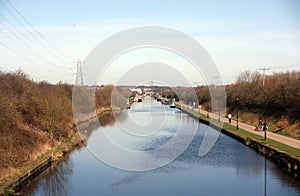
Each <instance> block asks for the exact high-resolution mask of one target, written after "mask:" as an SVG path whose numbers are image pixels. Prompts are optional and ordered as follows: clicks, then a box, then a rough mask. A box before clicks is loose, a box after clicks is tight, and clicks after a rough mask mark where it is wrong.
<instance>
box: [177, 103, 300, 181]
mask: <svg viewBox="0 0 300 196" xmlns="http://www.w3.org/2000/svg"><path fill="white" fill-rule="evenodd" d="M177 108H178V109H180V110H181V111H182V112H184V113H186V114H188V115H189V116H191V117H192V118H194V119H196V120H197V121H199V122H201V123H203V124H205V125H208V126H210V127H212V128H215V129H219V130H221V132H222V133H223V134H225V135H227V136H229V137H231V138H233V139H235V140H237V141H239V142H241V143H243V144H245V145H246V146H248V147H250V148H252V149H254V150H255V151H256V152H258V153H260V154H262V155H264V156H266V157H267V158H268V159H270V160H272V161H273V162H274V163H275V164H276V165H277V166H278V167H279V168H280V169H281V170H282V171H284V172H286V173H288V174H289V175H291V176H293V177H294V178H296V179H297V180H298V181H300V158H299V155H298V153H299V151H298V149H294V148H292V147H289V146H285V145H284V144H280V143H278V142H275V141H272V140H269V139H267V141H263V140H262V138H260V137H259V136H254V135H251V134H250V133H246V134H245V133H242V132H246V131H245V130H243V129H239V130H238V131H234V127H233V126H232V125H229V124H227V123H224V126H223V124H222V125H221V124H219V123H218V121H217V120H215V119H211V118H210V117H208V116H205V115H202V114H199V113H196V112H195V111H193V110H191V109H188V108H184V107H181V106H180V105H177ZM272 143H273V144H276V145H274V146H273V145H271V144H272ZM281 146H282V149H284V150H282V149H280V148H278V147H281ZM286 149H288V150H287V151H290V152H291V153H289V152H286V151H285V150H286ZM294 152H296V153H294Z"/></svg>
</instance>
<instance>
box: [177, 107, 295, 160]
mask: <svg viewBox="0 0 300 196" xmlns="http://www.w3.org/2000/svg"><path fill="white" fill-rule="evenodd" d="M181 109H182V110H185V111H186V112H188V113H190V114H192V115H194V116H195V117H197V118H201V119H202V120H204V121H206V122H211V123H212V124H213V125H215V126H218V127H221V124H220V123H218V121H217V120H215V119H211V118H210V117H207V115H204V114H199V113H198V112H195V111H194V110H191V109H188V108H184V107H183V108H181ZM223 129H225V130H227V131H229V132H231V133H233V134H235V135H238V136H240V137H243V138H245V139H247V138H248V139H255V140H257V141H259V142H261V143H263V144H267V145H269V146H272V147H275V148H277V149H278V150H281V151H284V152H286V153H288V154H290V155H293V156H296V157H300V151H299V150H298V149H296V148H293V147H290V146H288V145H285V144H282V143H279V142H277V141H274V140H271V139H267V140H264V138H263V137H261V136H259V135H255V134H252V133H249V132H248V131H245V130H243V129H241V128H239V130H236V127H235V126H233V125H230V124H228V123H224V124H223Z"/></svg>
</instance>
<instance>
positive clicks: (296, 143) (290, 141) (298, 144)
mask: <svg viewBox="0 0 300 196" xmlns="http://www.w3.org/2000/svg"><path fill="white" fill-rule="evenodd" d="M183 107H185V108H189V109H192V107H191V106H187V105H183ZM194 111H197V112H199V109H194ZM200 111H201V114H204V115H207V111H205V110H202V109H201V110H200ZM209 116H210V117H211V118H214V119H218V118H219V115H218V114H214V113H210V112H209ZM221 120H222V121H223V122H224V123H228V119H227V118H224V117H221ZM236 124H237V122H236V121H235V120H232V121H231V125H233V126H236ZM239 128H241V129H244V130H245V131H248V132H250V133H253V134H256V135H260V136H262V137H264V132H263V131H255V130H254V129H255V127H254V126H252V125H248V124H245V123H242V122H239ZM267 138H268V139H272V140H274V141H277V142H280V143H282V144H286V145H288V146H291V147H294V148H297V149H299V150H300V140H297V139H294V138H290V137H287V136H284V135H279V134H277V133H272V132H269V131H267Z"/></svg>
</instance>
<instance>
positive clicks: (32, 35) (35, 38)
mask: <svg viewBox="0 0 300 196" xmlns="http://www.w3.org/2000/svg"><path fill="white" fill-rule="evenodd" d="M7 2H8V3H9V4H10V6H11V7H12V8H13V9H14V11H15V12H16V13H17V14H18V15H19V16H20V17H21V18H22V19H23V21H24V22H25V23H26V24H27V25H28V26H29V27H30V28H31V29H32V30H33V31H34V32H35V33H36V34H37V35H38V36H39V37H40V38H41V39H42V40H44V41H45V42H47V44H48V45H50V46H51V47H52V50H54V51H55V52H56V53H60V55H62V52H60V51H58V50H57V49H56V48H55V47H54V46H53V45H52V44H51V43H50V42H49V41H48V40H47V39H46V38H45V37H44V36H43V35H42V34H41V33H40V32H39V31H37V30H36V29H35V28H34V27H33V26H32V25H31V24H30V23H29V22H28V20H27V19H26V18H25V17H24V16H23V15H22V14H21V13H20V12H19V11H18V9H17V8H16V7H15V6H14V5H13V4H12V3H11V2H10V1H9V0H7ZM1 3H2V5H3V6H4V7H5V8H6V9H7V10H8V11H9V13H10V14H11V15H12V16H13V17H14V18H15V19H16V20H17V21H18V23H19V24H20V25H21V26H22V27H23V28H24V29H25V30H26V31H27V32H28V33H29V34H30V35H31V37H33V39H34V40H36V41H37V43H39V44H40V45H41V46H42V49H43V50H45V48H47V49H48V50H49V52H50V50H51V49H50V48H49V47H48V46H47V45H45V44H44V43H43V42H42V41H41V40H39V39H37V37H36V36H35V35H34V34H33V33H32V32H31V31H30V30H28V28H27V27H26V26H25V25H24V24H23V23H22V22H21V21H20V20H19V19H18V18H17V17H16V16H15V15H14V14H13V13H12V12H11V10H10V9H9V8H8V7H7V6H6V5H5V4H4V3H3V2H1ZM49 54H51V55H52V56H55V57H56V58H58V59H60V60H61V61H63V62H65V63H67V64H70V63H71V62H68V61H66V60H65V59H63V58H61V57H60V56H58V55H56V54H55V53H52V52H51V53H49ZM62 56H63V55H62ZM67 59H68V58H67Z"/></svg>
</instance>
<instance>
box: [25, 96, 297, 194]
mask: <svg viewBox="0 0 300 196" xmlns="http://www.w3.org/2000/svg"><path fill="white" fill-rule="evenodd" d="M149 111H151V112H149ZM99 121H100V124H101V127H98V128H95V130H94V131H93V132H92V133H90V134H89V138H88V141H87V146H86V147H83V148H81V149H78V150H75V151H73V152H72V153H71V154H69V155H68V156H67V157H66V158H65V159H64V160H62V161H60V162H58V163H57V164H56V165H54V166H52V167H51V168H49V169H48V170H47V171H45V172H44V173H43V174H41V175H40V176H39V177H38V178H37V179H35V180H34V181H32V182H31V183H30V185H29V186H27V187H25V188H24V189H23V190H21V192H22V193H23V194H26V195H72V196H73V195H300V183H299V182H298V181H296V180H295V179H294V178H292V177H290V176H289V175H287V174H285V173H283V172H282V171H280V170H279V169H278V168H277V166H276V165H274V164H273V163H272V162H270V161H269V160H266V159H265V158H264V156H262V155H260V154H257V153H256V152H255V151H254V150H252V149H250V148H248V147H246V146H245V145H243V144H241V143H239V142H237V141H235V140H233V139H231V138H229V137H227V136H226V135H223V134H220V135H219V137H218V139H217V142H216V143H215V145H214V146H213V147H212V149H211V150H210V151H209V152H208V153H207V154H205V155H204V156H199V147H200V145H201V142H202V141H203V138H204V135H205V134H207V133H206V132H207V131H208V129H207V126H206V125H203V124H199V123H198V121H196V120H194V119H192V118H190V117H189V116H187V115H186V114H184V113H181V111H180V110H178V109H171V108H169V107H168V106H163V105H161V104H160V103H159V102H156V101H155V100H153V99H151V98H150V97H148V98H147V99H145V100H144V101H143V102H142V103H137V104H134V105H133V106H132V108H131V109H130V110H126V111H122V112H120V113H119V114H116V115H113V114H111V113H106V114H104V115H103V116H102V117H101V118H100V119H99ZM150 121H151V122H152V123H149V122H150ZM155 121H156V122H159V123H155ZM134 123H136V124H139V126H141V125H142V126H143V123H144V125H145V130H146V131H145V132H143V137H141V136H136V132H134V133H128V131H130V130H128V129H130V127H131V126H132V130H134V129H135V128H136V127H135V125H134ZM146 125H147V126H146ZM148 125H149V126H148ZM158 125H161V126H158ZM151 126H152V128H153V129H151ZM178 127H179V128H178ZM178 129H183V130H186V134H191V132H192V131H189V130H194V129H196V131H197V132H196V134H195V136H194V137H193V139H192V141H191V143H190V144H189V145H188V147H187V148H186V149H185V150H184V151H183V153H182V154H181V155H179V156H178V157H177V158H176V159H175V160H173V161H172V162H170V163H169V164H167V165H165V166H162V167H160V168H156V169H152V170H149V171H126V170H122V169H118V168H115V167H112V166H109V165H108V164H106V163H103V162H102V161H100V159H101V158H99V157H98V156H97V148H98V147H102V148H103V146H101V145H100V146H97V144H98V143H99V141H100V138H99V137H100V136H101V137H103V135H102V134H100V133H101V132H103V131H105V133H106V134H108V136H109V137H110V138H111V139H113V140H114V142H116V143H118V145H120V146H122V147H124V148H127V149H131V150H140V151H141V150H145V151H147V150H149V149H156V148H158V147H160V146H162V145H164V144H166V143H167V142H168V141H170V140H171V139H172V137H174V135H175V134H176V132H178V131H179V130H178ZM124 130H125V131H124ZM126 130H127V131H126ZM151 130H156V132H155V133H152V134H151V135H150V134H149V135H147V133H148V132H147V131H151ZM136 131H137V130H136ZM210 131H212V130H210ZM141 132H142V130H141ZM149 133H150V132H149ZM181 138H182V140H184V139H185V138H186V137H185V135H182V136H181ZM105 150H106V151H107V152H110V149H105ZM169 150H170V152H171V151H172V149H169ZM156 158H158V159H159V158H160V157H156ZM127 161H128V163H129V164H131V163H132V164H135V163H134V162H136V161H137V160H132V159H130V160H127Z"/></svg>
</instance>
